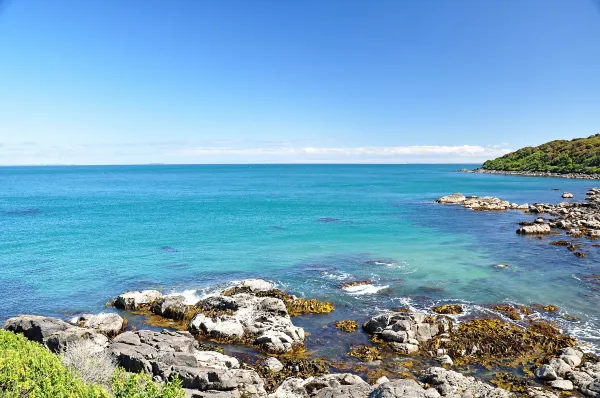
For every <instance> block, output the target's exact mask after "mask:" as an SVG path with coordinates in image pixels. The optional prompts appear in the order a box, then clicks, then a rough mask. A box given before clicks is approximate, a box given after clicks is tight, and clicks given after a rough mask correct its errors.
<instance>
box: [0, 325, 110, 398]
mask: <svg viewBox="0 0 600 398" xmlns="http://www.w3.org/2000/svg"><path fill="white" fill-rule="evenodd" d="M0 392H1V393H3V394H4V396H6V397H7V398H17V397H18V398H21V397H28V398H57V397H69V398H70V397H73V398H75V397H76V398H79V397H81V398H108V397H109V396H110V395H109V394H108V392H107V391H106V390H105V389H104V388H102V387H100V386H96V385H89V384H86V383H84V382H83V381H82V380H81V379H79V378H78V377H77V376H76V375H75V374H74V373H73V372H71V371H70V370H68V369H66V368H65V367H64V366H63V364H62V363H61V361H60V358H59V357H58V356H56V355H54V354H52V353H51V352H50V351H48V350H47V349H46V348H45V347H44V346H42V345H40V344H38V343H35V342H33V341H29V340H27V339H26V338H25V337H24V336H23V335H20V334H14V333H12V332H7V331H4V330H0Z"/></svg>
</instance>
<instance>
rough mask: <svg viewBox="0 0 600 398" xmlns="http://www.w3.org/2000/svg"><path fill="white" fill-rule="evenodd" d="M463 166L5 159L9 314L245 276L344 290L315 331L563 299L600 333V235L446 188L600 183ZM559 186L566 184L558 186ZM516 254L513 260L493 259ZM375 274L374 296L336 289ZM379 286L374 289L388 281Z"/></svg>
mask: <svg viewBox="0 0 600 398" xmlns="http://www.w3.org/2000/svg"><path fill="white" fill-rule="evenodd" d="M461 167H463V166H462V165H251V166H245V165H244V166H242V165H227V166H208V165H201V166H200V165H199V166H167V165H156V166H109V167H101V166H97V167H4V168H0V269H1V272H0V289H1V291H2V300H0V321H1V320H4V319H6V318H7V317H10V316H14V315H17V314H21V313H40V314H45V315H53V316H62V317H67V316H69V314H72V313H77V312H83V311H92V312H98V311H101V310H103V309H104V304H105V303H106V302H107V301H108V300H109V299H111V298H113V297H115V296H116V295H118V294H119V293H121V292H123V291H125V290H130V289H144V288H158V289H160V290H163V291H165V292H183V291H186V294H187V295H189V296H193V295H195V296H198V297H201V296H202V294H204V293H205V292H206V291H207V289H206V288H208V287H210V286H212V285H215V284H222V283H225V282H227V281H232V280H239V279H243V278H248V277H262V278H266V279H272V280H275V281H277V282H278V283H279V284H281V285H282V286H285V287H287V288H288V289H289V290H290V291H292V292H293V293H295V294H298V295H301V296H307V297H309V296H310V297H319V298H322V299H328V300H333V301H334V302H335V303H336V305H337V308H338V310H336V311H335V312H334V313H333V314H332V315H330V316H322V317H313V318H312V320H311V321H310V322H308V321H306V320H302V319H299V320H298V322H300V323H305V324H306V326H307V328H308V329H309V330H310V329H311V328H313V329H318V328H319V327H320V326H321V325H325V324H329V323H330V322H331V321H332V320H335V319H341V318H349V317H354V318H356V319H364V318H365V317H367V316H368V315H372V314H373V313H375V312H377V311H378V309H384V308H390V307H399V306H404V305H407V304H408V305H412V306H414V307H416V308H426V307H429V306H431V305H432V304H435V303H438V302H442V301H444V302H445V301H461V302H465V303H467V304H468V305H467V308H469V310H470V311H474V312H481V311H486V310H485V308H484V307H485V305H489V304H494V303H498V302H514V303H520V304H531V303H541V304H549V303H551V304H555V305H557V306H559V307H560V310H561V312H562V313H567V314H569V315H573V316H578V317H580V318H581V321H580V322H567V321H564V320H562V319H561V318H560V317H558V315H556V314H555V315H550V317H551V318H552V319H553V320H555V321H557V322H559V324H560V325H561V326H562V327H563V328H565V329H566V330H567V331H568V332H570V333H573V334H575V335H577V336H579V337H580V338H584V339H585V340H586V341H588V342H589V343H590V344H592V346H591V347H595V348H598V347H600V341H599V340H598V338H599V337H600V332H599V331H598V327H599V326H600V306H599V303H600V301H599V299H600V294H599V293H600V292H599V291H598V288H599V286H598V285H595V284H593V283H591V282H590V279H589V278H588V279H586V277H588V276H589V275H590V274H594V273H596V274H600V253H599V250H600V249H598V248H595V247H592V246H591V245H590V244H589V243H585V245H584V247H583V248H582V249H583V250H584V251H585V252H587V256H586V257H585V258H576V257H575V256H574V255H573V254H572V253H571V252H569V251H568V250H566V249H565V248H564V247H555V246H551V245H549V244H548V242H549V241H551V240H554V239H558V237H545V238H543V239H537V238H530V237H522V236H518V235H517V234H516V233H515V230H516V228H517V225H516V223H517V222H518V221H522V220H532V219H533V218H534V217H533V216H532V215H527V214H523V213H521V212H518V211H507V212H474V211H468V210H465V209H463V208H462V207H457V206H451V205H439V204H436V203H435V202H434V200H435V199H436V198H438V197H440V196H442V195H446V194H449V193H452V192H456V191H460V192H462V193H464V194H474V195H480V196H483V195H493V196H498V197H501V198H503V199H507V200H510V201H511V202H517V203H525V202H528V203H533V202H553V203H557V202H560V201H561V200H562V199H561V198H560V195H561V193H562V191H570V192H572V193H573V194H575V199H579V200H582V199H583V197H584V195H585V192H586V191H587V190H588V189H589V188H591V187H593V186H598V185H600V182H598V181H596V182H594V181H585V180H567V179H557V178H532V177H516V176H498V175H485V174H466V173H457V172H455V170H456V169H458V168H461ZM552 188H560V191H553V190H552ZM498 263H503V264H508V265H509V267H508V268H504V269H501V268H498V267H495V265H496V264H498ZM354 279H372V280H374V281H375V282H376V286H378V287H384V286H387V288H386V289H381V290H378V291H376V290H377V289H373V293H371V294H361V295H357V294H350V293H348V292H345V291H342V290H340V289H339V284H340V283H341V282H343V281H344V280H354ZM375 291H376V292H375Z"/></svg>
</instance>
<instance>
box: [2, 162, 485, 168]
mask: <svg viewBox="0 0 600 398" xmlns="http://www.w3.org/2000/svg"><path fill="white" fill-rule="evenodd" d="M481 164H482V163H481V162H477V163H468V162H466V163H463V162H450V163H445V162H440V163H421V162H415V163H412V162H402V163H375V162H372V163H344V162H340V163H337V162H335V163H334V162H324V163H319V162H315V163H310V162H308V163H307V162H298V163H261V162H249V163H152V162H151V163H112V164H99V163H90V164H60V163H55V164H43V163H39V164H35V163H33V164H0V167H115V166H253V165H256V166H406V165H421V166H430V165H481Z"/></svg>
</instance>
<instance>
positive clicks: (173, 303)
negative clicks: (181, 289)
mask: <svg viewBox="0 0 600 398" xmlns="http://www.w3.org/2000/svg"><path fill="white" fill-rule="evenodd" d="M185 301H186V299H185V297H184V296H181V295H171V296H163V297H161V298H159V299H156V300H155V301H154V302H153V303H152V308H151V310H152V312H153V313H155V314H156V315H160V316H162V317H165V318H169V319H175V320H179V319H184V318H185V316H186V314H187V313H188V311H189V308H190V306H189V305H187V304H186V302H185Z"/></svg>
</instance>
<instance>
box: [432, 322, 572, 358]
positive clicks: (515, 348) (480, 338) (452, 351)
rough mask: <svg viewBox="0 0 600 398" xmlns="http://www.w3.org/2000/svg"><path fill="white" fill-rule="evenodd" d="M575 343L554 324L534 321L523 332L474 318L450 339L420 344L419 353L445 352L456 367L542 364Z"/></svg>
mask: <svg viewBox="0 0 600 398" xmlns="http://www.w3.org/2000/svg"><path fill="white" fill-rule="evenodd" d="M574 344H575V339H573V338H571V337H569V336H566V335H563V334H561V333H560V331H559V330H558V329H557V328H556V327H555V326H553V325H551V324H549V323H547V322H542V321H536V322H532V323H531V324H530V325H529V327H528V328H526V329H524V328H522V327H519V326H517V325H514V324H510V323H508V322H505V321H502V320H499V319H475V320H471V321H467V322H464V323H461V324H460V325H459V326H458V328H456V329H455V330H453V331H452V332H451V333H450V337H449V338H441V337H440V336H436V337H434V338H433V339H432V340H430V341H428V342H423V343H422V344H421V345H422V352H432V353H433V352H437V349H438V348H443V349H445V350H446V351H447V352H448V354H449V355H450V357H452V358H453V360H454V363H455V364H456V365H465V364H468V363H474V364H479V365H483V366H486V367H492V366H493V365H497V366H500V365H501V366H513V367H516V366H519V365H523V364H527V363H541V362H542V361H543V359H544V358H546V357H547V356H549V355H552V354H554V353H555V352H556V351H557V350H559V349H560V348H564V347H570V346H573V345H574Z"/></svg>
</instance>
